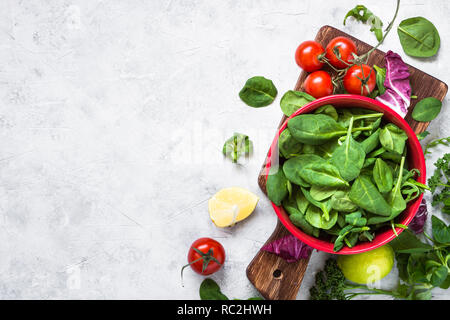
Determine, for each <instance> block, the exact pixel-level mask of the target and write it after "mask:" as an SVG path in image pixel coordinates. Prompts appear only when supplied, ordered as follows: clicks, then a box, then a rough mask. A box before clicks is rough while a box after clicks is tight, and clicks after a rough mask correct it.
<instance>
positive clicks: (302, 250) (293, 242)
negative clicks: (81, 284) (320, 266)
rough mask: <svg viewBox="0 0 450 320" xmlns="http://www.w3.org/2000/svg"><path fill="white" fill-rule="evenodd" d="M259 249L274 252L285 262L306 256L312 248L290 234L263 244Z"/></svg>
mask: <svg viewBox="0 0 450 320" xmlns="http://www.w3.org/2000/svg"><path fill="white" fill-rule="evenodd" d="M261 250H264V251H268V252H271V253H274V254H276V255H277V256H279V257H281V258H283V259H284V260H286V261H287V262H296V261H298V260H300V259H306V258H308V257H309V255H310V254H311V252H312V251H313V248H311V247H310V246H308V245H307V244H305V243H303V242H301V241H300V240H298V239H297V238H296V237H294V236H293V235H292V234H290V235H287V236H285V237H283V238H281V239H277V240H274V241H272V242H270V243H268V244H266V245H264V247H262V248H261Z"/></svg>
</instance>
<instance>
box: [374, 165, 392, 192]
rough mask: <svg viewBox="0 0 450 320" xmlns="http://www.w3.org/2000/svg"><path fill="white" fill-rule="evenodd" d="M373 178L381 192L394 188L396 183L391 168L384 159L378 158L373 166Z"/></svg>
mask: <svg viewBox="0 0 450 320" xmlns="http://www.w3.org/2000/svg"><path fill="white" fill-rule="evenodd" d="M373 180H374V181H375V184H376V185H377V187H378V190H379V191H380V192H381V193H386V192H389V191H391V190H392V185H393V183H394V181H393V177H392V170H391V168H390V167H389V166H388V165H387V164H386V162H384V161H383V160H382V159H380V158H378V159H377V160H376V161H375V165H374V167H373Z"/></svg>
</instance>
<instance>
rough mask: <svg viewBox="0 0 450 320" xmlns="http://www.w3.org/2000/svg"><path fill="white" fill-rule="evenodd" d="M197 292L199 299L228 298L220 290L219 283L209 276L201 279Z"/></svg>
mask: <svg viewBox="0 0 450 320" xmlns="http://www.w3.org/2000/svg"><path fill="white" fill-rule="evenodd" d="M199 293H200V299H201V300H228V297H227V296H226V295H224V294H223V293H222V292H221V291H220V287H219V285H218V284H217V283H216V282H215V281H214V280H212V279H209V278H208V279H205V280H203V282H202V284H201V285H200V290H199Z"/></svg>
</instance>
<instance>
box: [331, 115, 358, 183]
mask: <svg viewBox="0 0 450 320" xmlns="http://www.w3.org/2000/svg"><path fill="white" fill-rule="evenodd" d="M352 128H353V118H351V120H350V124H349V126H348V131H347V137H346V139H345V141H344V143H343V144H342V145H340V146H339V147H337V148H336V150H335V151H334V152H333V155H332V157H331V163H333V164H334V165H335V166H336V167H337V168H338V170H339V173H340V175H341V177H342V178H344V180H346V181H352V180H353V179H355V178H356V177H357V176H359V172H360V171H361V168H362V166H363V165H364V158H365V156H366V154H365V152H364V150H363V148H362V147H361V145H360V144H359V142H356V141H355V139H353V137H352Z"/></svg>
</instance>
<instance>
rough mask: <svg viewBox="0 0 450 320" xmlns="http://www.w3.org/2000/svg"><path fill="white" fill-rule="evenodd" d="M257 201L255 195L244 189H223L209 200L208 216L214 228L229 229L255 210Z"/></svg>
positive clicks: (257, 198)
mask: <svg viewBox="0 0 450 320" xmlns="http://www.w3.org/2000/svg"><path fill="white" fill-rule="evenodd" d="M258 200H259V197H258V196H257V195H255V194H254V193H252V192H250V191H248V190H246V189H244V188H239V187H231V188H225V189H222V190H220V191H219V192H217V193H216V194H215V195H214V196H212V198H211V199H209V201H208V210H209V216H210V218H211V220H212V221H213V222H214V224H215V225H216V226H218V227H220V228H224V227H230V226H232V225H234V224H235V223H236V222H239V221H242V220H244V219H245V218H247V217H248V216H249V215H250V214H251V213H252V212H253V211H254V210H255V207H256V204H257V203H258Z"/></svg>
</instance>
